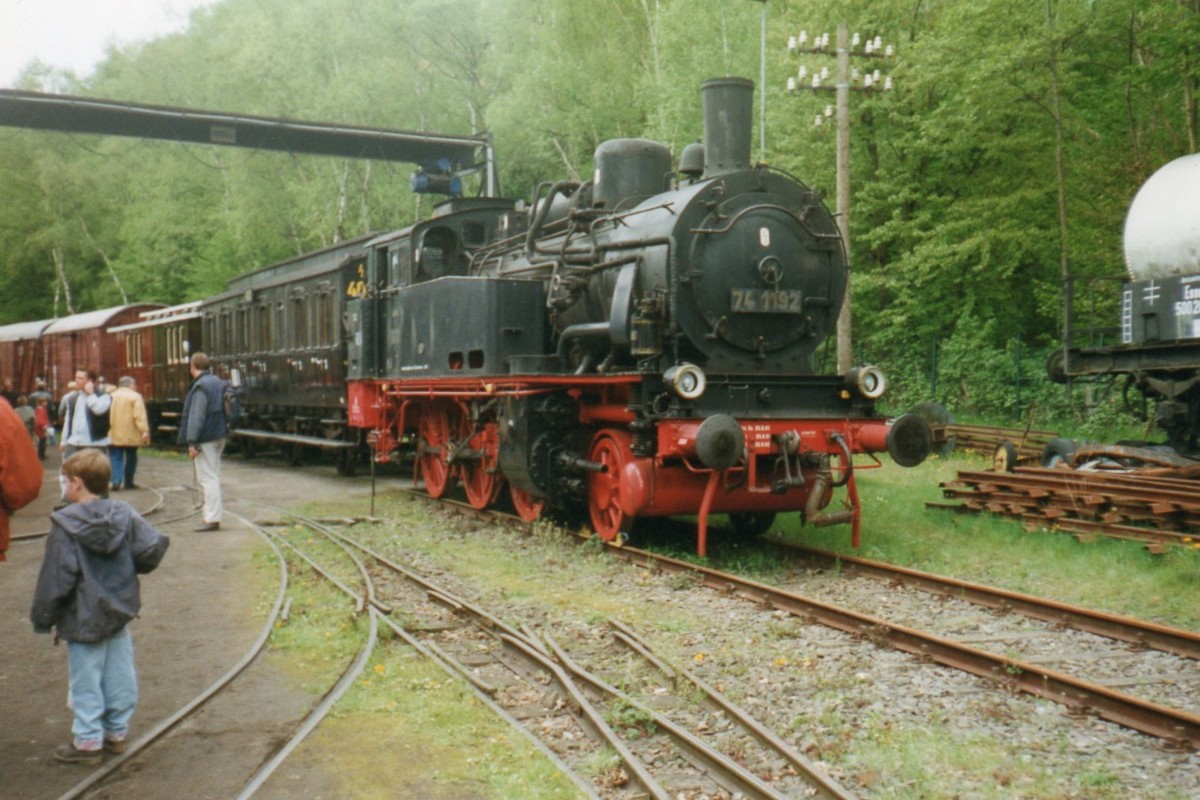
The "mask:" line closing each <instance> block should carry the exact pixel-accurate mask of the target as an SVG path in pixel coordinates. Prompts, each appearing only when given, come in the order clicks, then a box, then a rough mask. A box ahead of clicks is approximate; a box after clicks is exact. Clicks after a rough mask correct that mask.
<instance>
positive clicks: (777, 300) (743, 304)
mask: <svg viewBox="0 0 1200 800" xmlns="http://www.w3.org/2000/svg"><path fill="white" fill-rule="evenodd" d="M729 307H730V309H732V310H733V312H734V313H735V314H799V313H800V290H799V289H730V290H729Z"/></svg>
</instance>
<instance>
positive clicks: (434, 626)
mask: <svg viewBox="0 0 1200 800" xmlns="http://www.w3.org/2000/svg"><path fill="white" fill-rule="evenodd" d="M334 535H335V536H337V537H338V538H339V539H341V540H342V541H344V542H346V543H347V544H350V545H352V546H354V547H357V548H360V549H361V550H362V551H363V552H364V553H367V554H368V555H370V556H371V557H372V558H373V559H374V561H375V562H376V564H377V565H378V566H379V568H380V569H383V570H386V571H387V575H386V576H385V577H386V578H387V579H391V578H396V577H398V578H402V579H403V580H402V583H401V584H397V583H396V582H395V581H392V580H388V581H387V585H388V586H389V591H388V592H387V595H388V597H389V600H390V602H393V603H394V604H395V605H396V606H397V607H398V608H404V610H405V617H406V624H405V629H406V631H407V633H408V634H409V636H411V637H412V638H413V639H415V640H416V641H417V642H419V643H420V644H421V645H422V646H423V648H424V649H425V650H427V651H428V652H430V653H432V654H433V656H434V657H436V658H437V659H438V660H439V661H441V662H443V663H445V664H447V665H449V666H450V667H452V668H453V669H454V670H455V671H456V672H457V673H459V674H460V675H462V676H463V678H464V679H465V680H467V681H468V682H469V683H470V684H471V685H472V686H473V687H474V688H475V689H476V691H478V692H480V693H482V694H483V695H485V696H486V697H487V698H489V699H490V700H491V701H492V702H493V703H494V704H496V705H498V706H499V707H500V708H501V709H503V711H504V712H505V716H506V718H508V719H511V720H519V721H520V724H521V726H522V727H523V728H524V729H525V730H527V731H529V732H530V733H532V734H534V735H536V736H538V737H539V738H540V739H541V740H542V742H543V744H544V745H545V747H546V748H548V749H549V751H551V752H552V753H553V754H554V756H555V758H556V760H557V761H558V762H559V763H561V764H563V765H565V767H564V768H565V769H568V770H569V773H570V774H571V775H572V777H573V779H574V780H575V781H576V783H577V784H578V785H582V786H588V784H587V782H586V781H585V779H584V778H583V777H582V775H583V774H584V773H585V772H587V771H589V770H590V767H588V764H594V763H595V760H596V759H597V758H599V757H602V755H603V752H602V751H608V752H612V753H614V754H615V758H616V760H617V761H619V763H620V770H619V771H617V772H613V771H609V772H607V773H602V776H601V778H600V780H599V781H598V782H597V785H595V786H592V787H589V789H588V790H589V792H590V793H593V794H595V795H597V796H601V797H654V798H660V799H661V800H670V799H671V798H677V797H744V798H784V797H804V796H814V797H826V798H848V797H853V796H854V795H852V794H851V793H850V792H849V791H848V790H846V789H845V788H843V787H841V786H840V785H839V784H838V783H837V782H836V781H835V780H834V779H833V778H832V777H830V776H829V775H828V774H826V773H825V772H824V771H822V770H821V769H820V768H818V767H817V766H815V765H814V764H812V763H811V762H810V761H809V760H808V759H806V758H805V757H804V756H802V755H801V754H799V753H797V752H796V751H795V750H794V749H793V748H791V747H789V746H788V745H787V744H786V742H784V741H783V739H782V738H780V737H779V736H778V735H776V734H774V733H771V732H770V730H769V728H767V726H765V725H763V724H762V723H761V722H759V721H757V720H755V719H754V718H753V717H752V716H751V715H749V714H748V713H746V712H745V711H743V710H741V709H738V708H737V707H736V706H735V705H734V704H733V703H732V702H731V701H729V700H727V699H726V698H724V697H722V696H721V695H720V693H719V692H717V691H716V690H713V689H711V688H708V689H706V690H705V689H698V691H700V692H701V696H703V697H704V698H705V701H704V703H697V701H696V700H695V699H694V698H693V696H692V695H691V694H689V693H688V692H685V691H682V690H680V689H679V688H678V687H677V686H676V689H675V696H676V698H677V700H678V702H676V703H675V704H673V706H672V708H671V709H670V711H669V712H667V711H664V710H662V709H661V708H660V706H661V705H662V700H663V694H664V692H663V691H661V690H663V689H664V686H665V684H664V682H663V681H662V680H660V681H658V682H657V683H652V684H649V685H650V686H651V687H652V688H651V689H650V690H649V696H647V693H645V692H634V691H630V689H629V687H628V686H625V687H624V688H620V689H619V688H617V686H616V685H614V683H612V682H610V681H609V680H606V678H605V677H604V675H603V674H602V673H604V672H610V673H612V672H614V671H615V672H619V673H620V674H622V675H623V676H624V677H623V678H622V681H621V682H622V683H623V684H626V683H628V680H627V679H628V675H627V674H625V672H624V670H623V669H618V666H617V665H623V664H624V661H625V653H626V651H625V650H623V649H618V648H616V647H615V646H614V644H613V641H619V642H622V643H624V644H625V646H627V647H631V648H633V649H634V651H635V652H637V653H638V654H639V656H640V659H639V660H644V661H645V662H646V663H648V664H649V665H650V666H651V668H653V669H657V670H666V671H667V674H669V675H670V676H671V679H672V684H671V685H672V686H674V685H675V684H674V683H673V681H674V680H675V679H677V678H680V677H681V676H687V673H686V671H683V670H679V669H671V668H670V667H666V666H665V664H664V662H663V661H662V660H661V659H659V658H657V657H655V656H653V655H652V653H651V648H650V647H649V646H648V645H646V644H645V643H644V642H642V641H641V640H640V639H638V638H637V636H636V634H634V633H633V632H632V631H631V630H630V629H629V628H628V627H627V626H625V625H623V624H622V623H621V622H620V621H611V622H610V624H611V626H612V628H613V629H614V630H615V631H616V632H617V633H616V639H615V640H613V641H610V640H612V637H611V636H610V635H609V633H608V627H607V626H597V627H596V628H594V629H593V630H591V631H588V632H586V633H584V632H581V631H579V630H577V629H576V630H573V631H571V641H572V643H573V644H578V643H579V642H581V641H584V640H586V641H589V642H590V643H591V646H589V647H587V648H586V651H587V652H586V657H585V658H584V659H581V658H580V657H579V655H578V654H577V653H572V652H571V648H565V647H563V646H562V645H560V644H559V643H558V641H557V639H558V638H559V637H558V636H556V635H555V634H554V633H552V632H550V631H549V630H542V631H541V632H537V631H535V630H534V629H533V628H532V627H530V626H528V625H521V626H519V627H517V626H514V625H512V624H508V623H505V622H504V621H502V620H501V619H500V618H499V617H498V616H497V615H496V614H495V613H493V611H492V610H490V609H488V608H485V607H483V606H480V605H479V604H478V603H476V602H473V601H471V600H469V599H467V598H465V597H462V596H460V595H456V594H455V593H453V592H452V591H451V590H449V589H447V588H445V587H443V586H440V585H438V584H437V583H435V582H433V581H431V580H430V579H429V578H427V577H425V576H422V575H420V574H418V573H416V572H415V571H413V570H412V569H410V568H408V567H406V566H404V565H402V564H399V563H397V562H395V561H394V560H392V559H390V558H388V557H386V556H384V555H383V554H381V553H378V552H376V551H374V550H372V549H371V548H369V547H367V546H365V545H362V544H360V543H358V542H354V541H353V540H352V539H350V538H348V537H345V536H342V535H341V534H334ZM466 621H469V622H470V623H471V624H470V626H469V627H468V626H467V625H466V624H465V622H466ZM614 651H615V652H614ZM584 661H586V662H587V663H586V664H585V663H583V662H584ZM694 680H695V679H694V678H693V681H694ZM692 685H693V686H696V683H695V682H693V683H692ZM547 687H553V690H552V691H548V689H547ZM650 698H653V702H651V701H650ZM707 706H716V707H717V708H719V709H721V710H723V712H725V713H732V714H733V716H732V717H731V718H732V719H735V720H736V724H737V725H739V726H741V727H743V728H744V730H745V735H744V737H742V739H741V740H740V741H743V742H745V743H748V742H750V741H753V742H754V743H755V746H754V748H750V747H744V746H739V747H738V748H737V749H736V755H737V757H736V758H735V757H734V756H733V755H731V754H730V753H727V752H724V750H723V749H722V748H719V747H717V746H715V745H714V744H713V743H711V742H710V741H706V739H705V737H704V736H703V735H698V734H697V733H696V731H697V730H698V729H699V730H703V729H704V728H708V729H710V730H714V729H715V726H714V725H712V724H711V723H709V724H707V725H705V724H702V723H703V720H705V719H711V718H712V714H713V711H712V708H710V707H707ZM731 710H732V711H731ZM722 727H724V726H722ZM585 739H586V740H590V744H588V745H587V746H582V745H581V742H583V741H584V740H585ZM777 763H786V764H789V765H790V767H789V768H788V769H787V770H784V771H776V769H775V767H774V765H775V764H777ZM763 775H766V776H767V777H766V778H764V777H761V776H763Z"/></svg>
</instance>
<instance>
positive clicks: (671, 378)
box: [663, 362, 708, 400]
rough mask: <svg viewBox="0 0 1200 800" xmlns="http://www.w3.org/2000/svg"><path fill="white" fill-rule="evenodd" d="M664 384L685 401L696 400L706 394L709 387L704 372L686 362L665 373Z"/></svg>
mask: <svg viewBox="0 0 1200 800" xmlns="http://www.w3.org/2000/svg"><path fill="white" fill-rule="evenodd" d="M663 382H664V383H666V384H667V386H668V387H670V389H671V392H672V393H674V395H675V396H676V397H679V398H681V399H683V400H695V399H696V398H697V397H699V396H700V395H702V394H704V389H705V387H707V386H708V378H706V377H705V376H704V370H702V369H700V368H699V367H697V366H696V365H695V364H688V363H686V362H685V363H683V364H676V365H675V366H673V367H671V368H670V369H668V370H667V371H666V372H664V373H663Z"/></svg>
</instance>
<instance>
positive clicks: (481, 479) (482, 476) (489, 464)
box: [462, 418, 504, 510]
mask: <svg viewBox="0 0 1200 800" xmlns="http://www.w3.org/2000/svg"><path fill="white" fill-rule="evenodd" d="M463 422H464V425H463V435H464V436H468V435H471V432H470V422H468V421H467V420H466V419H465V418H464V420H463ZM467 446H468V447H469V448H470V449H472V450H477V451H479V453H480V457H479V458H477V459H473V460H471V461H469V462H467V464H466V465H465V466H464V467H463V474H462V482H463V489H464V490H465V491H466V493H467V502H468V503H470V504H471V507H472V508H478V509H480V510H482V509H485V508H487V507H488V506H490V505H491V504H492V503H494V502H496V498H497V497H499V496H500V487H501V486H502V485H503V483H504V478H503V477H502V476H501V475H500V472H499V470H498V469H497V468H496V463H497V461H498V459H499V448H500V437H499V433H498V430H497V428H496V423H495V422H486V423H484V425H483V427H482V429H480V430H479V431H478V432H476V433H475V434H474V435H471V438H470V441H469V442H468V443H467Z"/></svg>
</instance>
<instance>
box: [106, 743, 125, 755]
mask: <svg viewBox="0 0 1200 800" xmlns="http://www.w3.org/2000/svg"><path fill="white" fill-rule="evenodd" d="M126 744H128V742H126V741H125V740H124V739H105V740H104V752H106V753H112V754H113V755H114V756H119V755H121V753H124V752H125V745H126Z"/></svg>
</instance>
